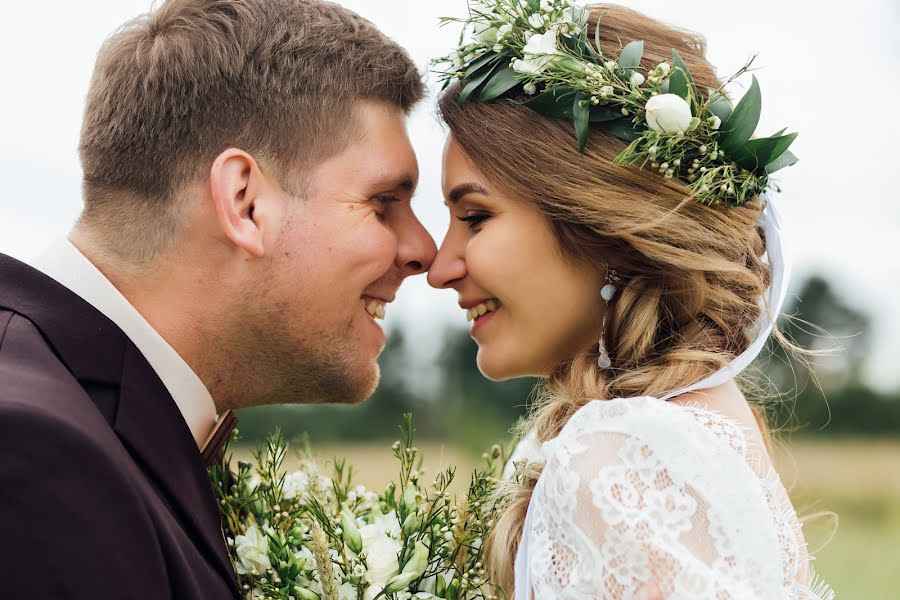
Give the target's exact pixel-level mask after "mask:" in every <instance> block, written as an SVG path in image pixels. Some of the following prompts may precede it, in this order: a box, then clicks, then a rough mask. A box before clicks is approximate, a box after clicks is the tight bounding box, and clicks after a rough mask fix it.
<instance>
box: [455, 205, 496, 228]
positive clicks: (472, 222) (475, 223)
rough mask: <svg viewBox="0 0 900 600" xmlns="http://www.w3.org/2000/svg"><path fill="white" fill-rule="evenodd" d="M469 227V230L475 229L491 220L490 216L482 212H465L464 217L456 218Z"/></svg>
mask: <svg viewBox="0 0 900 600" xmlns="http://www.w3.org/2000/svg"><path fill="white" fill-rule="evenodd" d="M456 218H457V219H459V220H460V221H462V222H463V223H465V224H466V225H468V226H469V229H477V228H478V227H479V226H480V225H481V224H482V223H483V222H484V221H486V220H487V219H489V218H491V214H490V213H487V212H485V211H482V210H470V211H466V214H465V216H462V217H456Z"/></svg>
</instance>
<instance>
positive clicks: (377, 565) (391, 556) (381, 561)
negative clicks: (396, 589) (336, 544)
mask: <svg viewBox="0 0 900 600" xmlns="http://www.w3.org/2000/svg"><path fill="white" fill-rule="evenodd" d="M394 523H395V524H397V521H396V519H394ZM389 527H390V526H389V525H387V524H386V523H385V522H384V521H383V520H382V522H380V523H372V524H370V525H366V526H364V527H362V528H360V530H359V534H360V536H361V537H362V544H363V552H365V553H366V565H367V566H368V570H367V571H366V576H367V577H368V578H369V581H371V582H372V585H373V587H374V586H378V589H379V591H380V590H381V588H383V587H384V586H385V584H386V583H387V582H388V579H390V578H391V577H393V576H394V575H397V574H398V573H399V572H400V561H399V559H398V558H397V557H398V555H399V554H400V551H401V550H402V549H403V543H402V542H401V541H400V540H398V539H397V538H395V537H391V535H389V534H388V531H389V529H388V528H389ZM399 531H400V528H399V524H398V525H397V535H398V537H399ZM370 589H371V588H370Z"/></svg>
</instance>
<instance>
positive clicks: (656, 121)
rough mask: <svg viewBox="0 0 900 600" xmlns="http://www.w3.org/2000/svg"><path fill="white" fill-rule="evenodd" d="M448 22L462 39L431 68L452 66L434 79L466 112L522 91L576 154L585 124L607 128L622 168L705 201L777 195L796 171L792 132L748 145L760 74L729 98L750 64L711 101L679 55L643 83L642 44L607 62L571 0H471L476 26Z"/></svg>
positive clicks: (728, 203) (736, 202) (529, 104)
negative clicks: (566, 126) (781, 176)
mask: <svg viewBox="0 0 900 600" xmlns="http://www.w3.org/2000/svg"><path fill="white" fill-rule="evenodd" d="M601 21H602V15H601ZM448 22H461V23H463V24H464V28H463V37H461V39H460V45H459V47H458V48H457V50H456V51H455V52H454V53H453V54H451V55H449V56H446V57H443V58H440V59H437V60H436V61H435V63H437V64H439V65H449V68H445V69H442V70H438V71H437V72H438V73H439V75H440V77H441V79H442V80H443V82H444V87H445V88H446V86H447V85H449V83H450V82H451V81H453V80H454V79H459V80H460V92H459V98H458V101H459V103H460V104H464V103H465V102H466V101H467V100H470V99H477V100H479V101H481V102H489V101H492V100H495V99H497V98H500V97H502V96H503V95H504V94H510V92H514V94H515V95H516V96H521V92H524V94H525V95H527V96H531V97H530V98H528V99H527V100H525V101H524V102H522V104H523V105H524V106H526V107H528V108H530V109H532V110H534V111H536V112H538V113H540V114H542V115H545V116H548V117H554V118H560V119H566V120H570V121H572V122H573V123H574V125H575V134H576V137H577V140H578V148H579V151H581V152H584V148H585V145H586V144H587V140H588V136H589V133H590V126H591V125H594V126H597V127H600V128H602V129H604V130H605V131H607V132H609V133H610V134H612V135H614V136H615V137H617V138H619V139H621V140H623V141H625V142H628V147H626V148H625V150H623V151H622V152H621V153H620V154H619V155H618V156H617V157H616V159H615V162H616V164H637V165H639V166H640V167H641V168H644V167H645V166H646V165H647V164H648V163H649V164H650V166H651V167H652V168H653V169H655V170H658V171H659V172H660V173H661V174H662V175H663V176H664V177H666V178H669V179H671V178H677V179H680V180H682V181H684V182H686V183H687V184H688V187H689V189H690V190H691V196H692V197H693V198H694V199H696V200H697V201H699V202H702V203H704V204H709V205H723V206H739V205H741V204H744V203H745V202H747V201H748V200H750V199H752V198H753V197H754V196H756V195H757V194H759V193H762V192H764V191H766V190H767V189H769V188H770V187H772V185H771V183H770V181H769V175H771V174H772V173H774V172H775V171H777V170H779V169H781V168H783V167H787V166H790V165H792V164H794V163H796V162H797V157H796V156H794V155H793V154H792V153H791V152H790V151H789V150H788V147H789V146H790V145H791V143H792V142H793V141H794V139H795V138H796V137H797V134H796V133H789V134H785V133H784V131H785V130H784V129H782V130H781V131H779V132H778V133H776V134H774V135H772V136H770V137H765V138H753V139H751V137H752V135H753V132H754V130H755V129H756V126H757V124H758V123H759V116H760V109H761V106H762V101H761V97H760V91H759V84H758V83H757V81H756V77H753V82H752V84H751V86H750V89H749V90H748V91H747V93H746V94H745V95H744V97H743V98H741V100H740V102H738V103H737V106H733V105H732V103H731V101H730V100H729V99H728V96H727V95H726V93H725V91H724V87H725V86H726V85H727V84H729V83H731V82H732V81H734V80H735V79H736V78H737V77H739V76H740V75H742V74H743V73H745V72H746V71H747V70H749V68H750V65H751V63H752V62H753V60H752V59H751V60H750V61H749V62H748V63H747V64H746V65H744V67H743V68H741V69H740V70H739V71H738V72H737V73H736V74H735V75H733V76H732V77H731V78H730V79H729V80H728V81H726V82H725V83H724V84H723V85H722V86H720V87H719V88H718V89H715V90H708V96H707V97H705V98H704V97H703V96H701V95H700V93H699V92H698V91H697V87H696V85H695V84H694V80H693V77H692V76H691V73H690V71H689V70H688V68H687V65H686V64H685V63H684V61H683V60H682V58H681V56H680V55H679V54H678V52H677V51H676V50H673V51H672V63H671V64H669V63H668V62H663V63H660V64H659V65H657V66H656V67H655V68H654V69H653V70H652V71H650V72H648V73H647V75H646V76H645V75H644V74H643V73H641V68H640V62H641V56H642V55H643V51H644V42H643V41H633V42H631V43H629V44H627V45H626V46H625V47H623V48H622V49H621V51H620V52H619V56H618V59H616V60H613V59H612V58H611V57H607V56H604V55H603V54H602V52H601V51H600V36H599V28H600V25H599V24H598V26H597V28H596V29H595V31H594V45H591V43H590V42H589V41H588V33H587V31H588V13H587V11H586V10H585V9H584V8H582V7H580V6H578V5H576V4H574V3H573V2H572V0H492V1H490V2H488V1H487V0H473V2H472V3H471V4H470V16H469V18H467V19H458V18H452V17H446V18H444V19H442V24H446V23H448ZM467 32H468V33H469V35H470V37H471V40H470V41H464V36H466V35H467Z"/></svg>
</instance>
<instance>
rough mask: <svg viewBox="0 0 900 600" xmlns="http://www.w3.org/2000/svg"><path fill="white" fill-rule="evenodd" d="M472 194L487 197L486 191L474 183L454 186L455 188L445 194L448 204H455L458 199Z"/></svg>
mask: <svg viewBox="0 0 900 600" xmlns="http://www.w3.org/2000/svg"><path fill="white" fill-rule="evenodd" d="M473 193H475V194H485V195H487V194H488V191H487V189H485V187H484V186H482V185H481V184H478V183H475V182H474V181H470V182H467V183H461V184H459V185H458V186H456V187H455V188H453V189H452V190H450V193H449V194H447V198H448V199H449V200H450V202H452V203H453V204H456V203H457V202H459V200H460V198H462V197H463V196H465V195H466V194H473Z"/></svg>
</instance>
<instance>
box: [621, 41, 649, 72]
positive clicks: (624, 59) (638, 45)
mask: <svg viewBox="0 0 900 600" xmlns="http://www.w3.org/2000/svg"><path fill="white" fill-rule="evenodd" d="M643 55H644V41H643V40H641V41H637V42H631V43H629V44H628V45H627V46H625V47H624V48H622V52H621V54H619V60H618V64H619V68H620V69H622V70H623V71H625V76H626V79H627V77H628V76H629V75H630V73H628V71H633V70H634V69H636V68H637V67H638V66H640V64H641V57H642V56H643Z"/></svg>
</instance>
